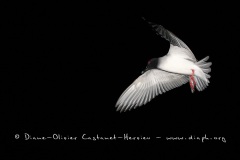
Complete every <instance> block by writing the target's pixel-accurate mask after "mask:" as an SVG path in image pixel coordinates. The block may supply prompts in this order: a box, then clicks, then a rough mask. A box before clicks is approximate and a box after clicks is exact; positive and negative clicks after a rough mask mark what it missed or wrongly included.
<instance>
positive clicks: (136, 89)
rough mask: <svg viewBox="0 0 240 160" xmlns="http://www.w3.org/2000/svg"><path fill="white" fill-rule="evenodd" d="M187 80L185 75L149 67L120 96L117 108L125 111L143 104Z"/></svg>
mask: <svg viewBox="0 0 240 160" xmlns="http://www.w3.org/2000/svg"><path fill="white" fill-rule="evenodd" d="M187 82H188V78H187V76H186V75H179V74H174V73H169V72H166V71H163V70H158V69H151V70H148V71H146V72H145V73H144V74H142V75H141V76H139V77H138V78H137V79H136V80H135V81H134V82H133V83H132V84H131V85H130V86H129V87H128V88H127V89H126V90H125V91H124V92H123V93H122V95H121V96H120V98H119V99H118V101H117V103H116V107H117V110H118V111H119V110H120V111H121V112H122V111H127V110H131V109H133V108H136V107H138V106H142V105H145V104H146V103H148V102H149V101H151V100H152V99H153V98H155V97H156V96H157V95H159V94H162V93H164V92H166V91H169V90H171V89H173V88H176V87H179V86H181V85H182V84H185V83H187Z"/></svg>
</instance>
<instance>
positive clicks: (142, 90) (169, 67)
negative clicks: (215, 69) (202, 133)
mask: <svg viewBox="0 0 240 160" xmlns="http://www.w3.org/2000/svg"><path fill="white" fill-rule="evenodd" d="M143 19H144V20H145V21H146V19H145V18H144V17H143ZM147 23H148V24H149V25H151V27H152V29H153V30H154V31H155V33H156V34H157V35H160V36H161V37H162V38H164V39H165V40H167V41H168V42H169V43H170V47H169V50H168V53H167V54H166V55H165V56H163V57H159V58H152V59H151V60H149V61H148V64H147V66H146V69H145V70H144V71H142V73H141V75H140V76H139V77H138V78H137V79H136V80H135V81H134V82H133V83H132V84H131V85H130V86H129V87H128V88H127V89H126V90H125V91H124V92H123V93H122V94H121V96H120V97H119V99H118V100H117V103H116V105H115V107H116V108H117V109H116V110H117V111H120V112H123V111H124V112H125V111H128V110H129V111H130V110H131V109H136V108H137V107H140V106H143V105H145V104H147V103H148V102H150V101H151V100H152V99H153V98H155V97H156V96H158V95H159V94H163V93H165V92H167V91H169V90H172V89H174V88H177V87H180V86H182V85H183V84H186V83H187V82H189V84H190V89H191V92H192V93H194V91H195V88H196V89H197V90H198V91H203V90H204V89H206V88H207V86H208V85H209V83H210V81H209V78H210V75H209V73H210V72H211V68H210V66H211V65H212V63H211V62H207V60H208V59H209V56H207V57H205V58H203V59H202V60H200V61H197V59H196V57H195V56H194V54H193V52H192V51H191V50H190V48H189V47H188V46H187V45H186V44H185V43H184V42H183V41H182V40H180V39H179V38H178V37H177V36H176V35H175V34H173V33H172V32H171V31H169V30H167V29H165V28H164V27H163V26H162V25H159V24H155V23H152V22H147Z"/></svg>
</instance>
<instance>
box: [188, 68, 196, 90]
mask: <svg viewBox="0 0 240 160" xmlns="http://www.w3.org/2000/svg"><path fill="white" fill-rule="evenodd" d="M189 84H190V88H191V91H192V93H193V92H194V91H195V86H196V81H195V79H194V69H192V74H191V75H190V76H189Z"/></svg>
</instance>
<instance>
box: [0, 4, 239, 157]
mask: <svg viewBox="0 0 240 160" xmlns="http://www.w3.org/2000/svg"><path fill="white" fill-rule="evenodd" d="M233 6H234V5H228V4H215V5H209V4H208V5H206V4H195V5H194V4H189V6H185V5H183V4H182V5H177V4H175V5H173V4H163V3H159V4H144V3H142V4H134V5H133V4H117V3H116V4H113V3H106V2H105V3H87V4H80V3H75V4H73V3H72V4H71V3H68V4H65V3H60V2H56V3H49V4H43V3H41V4H40V3H25V4H23V3H20V2H19V4H11V5H8V6H6V7H3V8H4V9H5V10H6V11H5V10H4V14H3V20H2V26H3V29H2V33H3V37H6V38H5V39H4V42H3V43H2V45H3V48H6V50H4V51H3V52H2V55H1V57H2V58H0V71H1V75H2V76H1V77H2V78H1V80H0V85H1V92H0V95H1V99H0V101H1V108H2V111H1V115H3V116H1V118H2V119H3V120H2V122H3V124H4V125H3V128H4V130H3V131H2V132H3V134H4V136H3V138H4V139H5V140H6V141H4V142H5V143H4V144H5V145H6V147H5V148H6V153H11V152H12V151H16V152H14V154H13V156H15V157H28V156H29V157H32V158H34V159H36V157H37V158H44V159H46V157H47V156H46V155H49V153H53V155H52V154H51V155H52V157H51V156H50V157H51V158H54V157H55V156H57V155H60V156H62V157H64V156H66V155H69V156H72V157H73V155H78V156H79V158H81V157H82V156H81V155H82V154H84V155H85V154H86V155H88V154H89V155H90V156H92V155H98V156H99V157H102V156H103V157H106V158H105V159H107V158H109V159H114V157H115V156H114V155H115V154H116V155H119V156H124V155H125V154H126V153H131V156H133V157H136V156H140V157H141V158H142V159H151V157H155V156H158V157H161V158H162V157H163V158H164V157H173V158H174V157H175V156H176V157H177V155H188V154H190V153H192V154H193V155H195V156H203V157H204V156H205V155H207V154H211V155H212V156H213V157H214V158H218V157H228V156H229V155H232V153H234V152H236V148H231V149H230V145H235V144H236V142H235V141H236V140H235V137H234V136H233V133H234V130H235V129H236V127H237V125H236V121H237V117H239V113H238V112H236V109H237V104H238V103H237V101H239V100H237V99H236V98H237V96H236V94H235V93H234V91H235V90H236V88H237V87H238V86H237V85H238V84H237V82H238V80H236V78H235V76H236V74H237V68H238V67H237V63H234V62H237V61H238V57H239V55H238V54H239V49H238V47H237V41H238V40H237V35H238V34H237V33H238V28H239V27H238V26H237V23H236V21H237V19H239V15H237V12H236V10H235V9H234V7H233ZM141 17H145V18H146V19H147V20H148V21H152V22H154V23H157V24H161V25H163V26H164V27H165V28H166V29H168V30H170V31H172V32H173V33H174V34H175V35H177V36H178V37H179V38H180V39H182V40H183V41H184V42H185V43H186V44H187V45H188V46H189V48H190V49H191V50H192V51H193V53H194V54H195V56H196V58H197V59H198V60H200V59H202V58H204V57H206V56H210V61H211V62H212V63H213V65H212V67H211V68H212V73H211V76H212V77H211V79H210V86H209V87H208V88H207V89H206V90H204V91H203V92H195V93H194V94H192V93H191V91H190V87H189V84H185V85H183V86H181V87H179V88H176V89H174V90H171V91H169V92H167V93H165V94H163V95H159V96H157V97H156V98H155V99H153V100H152V101H151V102H150V103H148V104H147V105H145V106H142V107H139V108H137V109H136V110H132V111H131V112H125V113H119V112H116V109H115V103H116V101H117V100H118V98H119V96H120V95H121V93H122V92H123V91H124V90H125V89H126V88H127V87H128V86H129V85H130V84H131V83H132V82H133V81H134V80H135V79H136V78H137V77H138V76H139V75H140V73H141V71H142V70H143V69H144V68H145V66H146V64H147V62H148V60H149V59H151V58H155V57H160V56H164V55H165V54H166V53H167V51H168V48H169V43H168V42H167V41H165V40H164V39H162V38H161V37H159V36H157V35H156V34H155V33H154V32H153V31H152V30H151V27H150V26H149V25H148V24H147V23H146V22H144V21H143V20H142V19H141ZM5 127H6V128H5ZM24 133H29V134H31V135H34V136H48V135H52V134H53V133H59V134H61V135H70V136H78V137H79V139H81V135H82V134H84V133H86V134H88V135H90V136H96V134H100V135H102V136H110V135H113V134H117V135H122V134H124V133H128V134H131V135H133V136H139V135H143V136H152V137H154V136H162V137H164V136H184V137H188V136H189V135H196V136H203V135H204V134H207V135H209V136H210V137H211V136H219V137H220V136H222V137H225V138H226V139H227V143H226V144H225V143H222V142H219V141H209V142H207V143H205V144H202V143H201V142H189V141H184V142H183V141H181V142H179V141H178V142H175V141H174V142H167V141H157V140H151V141H147V142H146V141H132V142H129V141H123V140H122V141H121V140H118V141H97V142H92V141H84V140H79V141H54V140H47V141H25V140H24V139H23V138H22V139H18V140H16V139H15V138H14V135H15V134H19V135H20V136H23V135H24ZM193 146H194V147H193ZM48 147H49V149H48ZM196 147H197V148H199V149H197V150H195V149H194V148H196ZM214 147H216V148H215V149H213V148H214ZM170 153H171V154H170ZM66 157H67V156H66ZM68 158H69V157H68ZM70 159H71V158H70Z"/></svg>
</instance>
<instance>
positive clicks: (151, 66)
mask: <svg viewBox="0 0 240 160" xmlns="http://www.w3.org/2000/svg"><path fill="white" fill-rule="evenodd" d="M157 65H158V58H152V59H150V60H149V61H148V63H147V66H146V68H145V70H143V71H142V74H143V73H145V72H146V71H148V70H150V69H154V68H157Z"/></svg>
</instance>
